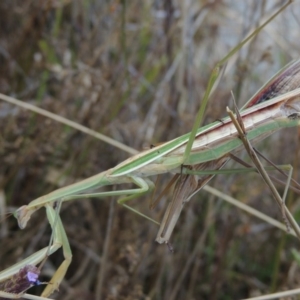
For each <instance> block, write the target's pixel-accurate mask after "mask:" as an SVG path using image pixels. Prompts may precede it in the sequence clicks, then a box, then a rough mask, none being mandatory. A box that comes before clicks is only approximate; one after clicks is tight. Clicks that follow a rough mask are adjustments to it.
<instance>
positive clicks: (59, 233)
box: [0, 204, 72, 300]
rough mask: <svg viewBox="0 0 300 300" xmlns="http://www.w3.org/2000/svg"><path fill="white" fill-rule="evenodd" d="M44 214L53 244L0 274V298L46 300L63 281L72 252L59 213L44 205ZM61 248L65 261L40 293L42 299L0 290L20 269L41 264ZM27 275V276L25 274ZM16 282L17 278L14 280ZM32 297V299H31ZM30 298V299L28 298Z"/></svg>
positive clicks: (15, 291) (13, 290) (14, 291)
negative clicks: (50, 230)
mask: <svg viewBox="0 0 300 300" xmlns="http://www.w3.org/2000/svg"><path fill="white" fill-rule="evenodd" d="M45 208H46V213H47V218H48V221H49V223H50V225H51V228H52V232H53V242H52V243H51V245H50V246H49V247H45V248H44V249H42V250H39V251H38V252H36V253H34V254H32V255H31V256H29V257H27V258H26V259H24V260H22V261H20V262H19V263H17V264H15V265H13V266H11V267H10V268H8V269H6V270H4V271H2V272H0V280H1V281H3V282H0V297H4V298H7V299H18V298H21V297H22V298H25V299H41V300H42V299H48V298H44V297H47V296H49V295H50V294H51V293H53V292H54V291H55V290H57V289H58V286H59V284H60V283H61V281H62V280H63V278H64V276H65V273H66V271H67V269H68V267H69V264H70V262H71V259H72V252H71V248H70V245H69V242H68V238H67V235H66V232H65V230H64V227H63V225H62V222H61V219H60V217H59V213H58V212H57V211H56V210H54V209H53V208H52V207H51V206H50V205H49V204H48V205H45ZM61 247H62V250H63V255H64V258H65V260H64V261H63V263H62V264H61V265H60V267H59V268H58V269H57V270H56V272H55V273H54V275H53V277H52V279H51V281H50V282H49V283H48V285H47V287H46V288H45V290H44V292H43V293H42V297H36V296H32V295H27V296H24V291H18V290H17V289H14V288H12V289H11V291H12V292H11V293H7V292H6V291H5V290H4V291H3V290H1V287H3V286H5V283H6V282H7V281H8V280H10V278H11V277H12V276H13V275H14V274H17V273H18V272H19V270H20V269H22V268H24V267H26V266H28V265H32V266H34V265H36V264H38V263H40V262H42V261H43V260H44V259H45V257H48V256H49V255H51V254H52V253H54V252H55V251H57V250H58V249H59V248H61ZM25 275H27V274H25ZM15 280H17V278H15ZM31 296H32V297H31ZM30 297H31V298H30Z"/></svg>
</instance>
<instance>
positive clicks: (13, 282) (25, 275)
mask: <svg viewBox="0 0 300 300" xmlns="http://www.w3.org/2000/svg"><path fill="white" fill-rule="evenodd" d="M39 275H40V270H39V269H38V268H37V267H35V266H32V265H27V266H25V267H24V268H22V269H20V271H19V272H18V273H16V274H15V275H13V276H12V277H11V278H9V279H7V280H6V281H3V282H1V283H0V291H3V292H6V293H11V294H20V293H22V292H25V291H26V290H28V289H29V288H30V287H32V286H34V285H39V284H40V281H39V280H38V277H39ZM4 299H8V298H0V300H4Z"/></svg>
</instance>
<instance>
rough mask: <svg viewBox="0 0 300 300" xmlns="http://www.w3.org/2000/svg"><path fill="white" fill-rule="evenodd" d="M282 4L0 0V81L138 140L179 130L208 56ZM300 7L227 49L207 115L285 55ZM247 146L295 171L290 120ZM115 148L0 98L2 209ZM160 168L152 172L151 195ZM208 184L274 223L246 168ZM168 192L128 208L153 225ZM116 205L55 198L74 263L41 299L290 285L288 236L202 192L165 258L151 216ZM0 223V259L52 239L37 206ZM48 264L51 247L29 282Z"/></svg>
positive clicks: (90, 170)
mask: <svg viewBox="0 0 300 300" xmlns="http://www.w3.org/2000/svg"><path fill="white" fill-rule="evenodd" d="M282 2H283V1H273V0H272V1H251V0H249V1H230V0H226V1H225V0H224V1H222V0H215V1H208V0H207V1H204V0H198V1H196V0H194V1H189V0H184V1H176V0H173V1H172V0H156V1H150V0H149V1H148V0H145V1H139V0H131V1H128V0H120V1H118V0H111V1H100V0H81V1H79V0H74V1H72V0H61V1H59V0H47V1H46V0H45V1H33V0H23V1H16V0H10V1H8V0H2V1H0V12H1V18H0V34H1V39H0V92H1V93H4V94H6V95H10V96H13V97H16V98H18V99H21V100H22V101H26V102H28V103H32V104H35V105H36V106H39V107H42V108H44V109H47V110H49V111H51V112H53V113H56V114H58V115H61V116H64V117H66V118H69V119H71V120H73V121H76V122H78V123H80V124H83V125H85V126H87V127H89V128H92V129H94V130H97V131H98V132H101V133H103V134H105V135H107V136H110V137H112V138H113V139H115V140H117V141H120V142H122V143H123V144H125V145H128V146H130V147H132V148H135V149H137V150H139V151H140V150H143V149H145V148H147V147H149V145H151V144H155V143H158V142H163V141H167V140H170V139H172V138H175V137H177V136H178V135H181V134H183V133H186V132H188V131H190V130H191V127H192V125H193V121H194V117H195V115H196V113H197V111H198V109H199V107H200V105H201V98H202V96H203V94H204V91H205V88H206V85H207V82H208V78H209V76H210V73H211V71H212V69H213V67H214V65H215V64H216V63H217V62H218V61H219V60H220V59H221V58H222V57H224V56H225V55H226V54H227V53H228V51H229V50H230V49H231V48H232V47H233V46H234V45H236V44H237V43H238V42H239V41H241V40H242V39H243V37H245V36H246V35H247V34H248V32H249V31H250V30H251V29H253V28H254V27H255V26H256V25H257V24H258V22H260V21H261V20H262V19H264V18H266V17H267V16H269V15H270V12H274V11H275V9H276V8H278V7H279V5H281V4H282ZM299 14H300V5H299V3H297V1H295V3H293V4H292V5H291V6H289V7H288V8H287V9H286V10H285V11H284V12H282V13H281V15H280V16H279V17H277V18H276V19H275V20H274V21H272V23H271V24H270V25H268V26H267V28H266V29H264V30H263V31H262V32H261V33H260V34H259V35H258V36H257V37H256V38H255V39H253V40H252V41H251V43H249V44H247V46H246V47H244V48H243V49H242V50H241V51H240V52H239V53H238V54H237V55H235V56H234V57H233V58H232V59H231V61H230V62H229V63H228V65H227V67H226V70H225V72H224V74H223V76H222V78H221V80H220V82H219V85H218V87H217V89H216V90H215V93H214V94H213V96H212V97H211V99H210V102H209V106H208V109H207V112H206V117H205V123H206V124H208V123H210V122H212V121H215V120H216V119H218V118H221V117H224V116H225V115H226V114H225V107H226V106H227V105H231V96H230V92H231V91H233V93H234V95H235V98H236V99H237V101H238V104H239V106H241V105H242V104H243V103H245V102H246V101H247V100H248V99H249V98H250V97H251V95H253V94H254V93H255V92H256V91H257V90H258V88H260V87H261V85H262V84H263V83H265V82H266V81H267V80H268V79H269V78H270V77H271V76H272V75H274V74H275V73H276V72H277V71H278V70H279V69H280V68H281V67H283V66H284V65H285V64H286V63H288V62H290V61H291V60H293V59H297V58H299V54H298V53H299V47H300V45H299V30H300V21H299ZM258 148H259V149H260V150H261V151H262V152H263V153H264V154H265V155H266V156H267V157H269V158H270V159H272V160H273V161H274V162H275V163H276V164H287V163H290V164H292V165H293V166H294V168H295V170H294V177H295V179H297V180H299V176H298V175H299V174H298V173H299V172H298V160H299V132H298V129H297V128H293V129H288V130H285V131H281V132H280V133H278V134H275V135H273V136H272V137H270V138H268V139H267V140H266V141H264V142H262V143H260V144H259V145H258ZM127 157H129V154H128V153H126V152H124V151H122V150H120V149H117V148H115V147H113V146H111V145H109V144H107V143H105V142H102V141H101V140H96V139H95V138H92V137H90V136H86V135H84V134H83V133H81V132H78V131H76V130H73V129H70V128H69V127H67V126H65V125H61V124H59V123H56V122H54V121H52V120H49V119H47V118H45V117H43V116H40V115H37V114H34V113H31V112H29V111H25V110H23V109H20V108H18V107H16V106H12V105H9V104H7V103H5V102H3V101H0V190H1V191H2V192H3V195H4V196H5V197H4V198H3V199H5V202H4V200H3V199H2V198H1V199H2V200H1V201H0V203H1V207H0V209H3V208H4V207H5V205H4V204H6V208H7V210H8V211H13V210H14V209H15V208H17V207H19V206H21V205H24V204H27V203H29V202H30V201H31V200H33V199H35V198H37V197H39V196H41V195H44V194H47V193H49V192H51V191H53V190H55V189H57V188H59V187H62V186H65V185H67V184H70V183H73V182H77V181H79V180H82V179H84V178H87V177H89V176H92V175H94V174H97V173H99V172H101V171H104V170H106V169H109V168H111V167H113V166H115V165H116V164H118V163H120V162H121V161H122V160H124V159H126V158H127ZM241 157H243V158H245V159H247V156H246V155H244V154H243V153H242V154H241ZM234 166H235V167H239V166H238V165H234ZM169 179H170V176H160V177H159V178H158V181H157V191H156V193H159V192H160V191H161V190H162V189H163V187H164V186H165V184H166V182H167V181H168V180H169ZM153 180H154V181H155V178H153ZM211 184H212V185H213V186H214V187H216V188H218V189H219V190H221V191H222V192H224V193H225V194H229V195H231V196H233V197H236V198H237V199H239V200H240V201H242V202H243V203H246V204H249V205H251V206H252V207H255V208H257V209H259V210H260V211H262V212H265V213H267V214H268V215H270V216H272V217H274V218H276V219H278V220H281V214H280V211H279V209H278V207H277V205H274V200H273V199H272V197H271V196H270V193H269V190H268V188H266V186H265V185H264V184H263V183H262V180H261V179H260V178H259V176H258V175H256V174H247V175H238V176H236V175H231V176H225V175H220V176H217V177H216V178H215V179H214V180H213V181H212V182H211ZM117 188H118V189H119V188H128V186H123V187H122V186H121V187H117ZM278 189H279V191H280V192H281V193H282V191H283V187H282V186H278ZM171 195H172V191H170V192H169V194H168V195H166V196H165V197H164V199H163V200H162V201H161V202H160V203H159V205H158V206H157V207H156V208H155V209H154V210H149V202H150V198H151V196H147V197H141V198H139V199H136V200H133V201H131V203H130V204H131V206H132V207H134V208H135V209H138V210H139V211H142V212H143V213H145V214H147V215H149V216H151V217H152V218H153V219H155V220H161V218H162V214H163V212H164V209H165V207H166V203H167V201H168V200H170V199H171ZM114 200H116V199H114ZM114 203H115V201H112V199H105V200H97V199H93V200H88V199H83V200H77V201H73V202H70V203H67V204H63V207H62V210H61V217H62V220H63V224H64V226H65V229H66V232H67V235H68V237H69V239H70V244H71V248H72V251H73V261H72V264H71V266H70V269H69V271H68V273H67V275H66V278H65V280H64V281H63V283H62V285H61V287H60V291H59V293H58V294H56V295H54V298H55V299H61V300H62V299H128V300H129V299H174V300H175V299H241V298H245V297H250V296H255V295H261V294H267V293H270V292H274V291H281V290H287V289H291V288H296V287H297V286H299V283H300V270H299V266H298V264H297V262H296V260H295V257H294V255H293V249H298V247H299V242H297V241H296V239H295V238H293V237H291V236H287V235H286V234H285V233H283V232H280V231H279V230H278V229H276V228H273V227H271V226H270V225H267V224H265V223H264V222H262V221H260V220H258V219H256V218H254V217H252V216H251V215H248V214H246V213H244V212H242V211H240V210H239V209H237V208H235V207H233V206H230V205H229V204H227V203H225V202H224V201H222V200H219V199H217V198H215V197H214V196H212V195H209V194H208V193H207V192H204V191H203V192H201V193H199V194H198V195H196V196H195V197H194V198H193V199H192V201H190V203H188V204H187V205H186V206H185V208H184V211H183V213H182V215H181V217H180V219H179V222H178V224H177V226H176V228H175V231H174V234H173V235H172V240H171V243H172V245H173V247H174V249H175V252H174V253H170V251H169V249H168V247H167V246H165V245H159V244H157V243H155V237H156V234H157V231H158V227H157V226H156V225H155V224H153V223H151V222H149V221H148V220H146V219H143V218H141V217H140V216H138V215H136V214H133V213H131V212H130V211H128V210H126V209H125V208H123V207H121V206H117V205H114ZM288 203H289V207H290V209H291V211H292V213H293V214H294V216H295V217H296V218H297V219H298V220H299V217H300V210H299V209H300V207H299V203H300V202H299V196H298V195H295V194H293V193H292V192H290V193H289V196H288ZM3 213H4V211H1V214H2V215H3ZM0 226H1V231H0V244H1V246H0V270H3V269H5V268H6V267H9V266H10V265H12V264H14V263H16V262H17V261H19V260H21V259H23V258H25V257H27V256H28V255H30V254H32V253H34V252H36V251H37V250H38V249H41V248H42V247H44V246H45V245H47V243H48V241H49V238H50V234H51V230H50V228H49V226H48V223H47V219H46V216H45V213H44V211H43V210H40V211H39V212H38V213H36V214H34V216H33V217H32V219H31V221H30V222H29V224H28V227H27V228H26V229H25V230H23V231H21V230H19V229H18V227H17V224H16V221H15V219H14V218H12V217H11V218H9V219H6V220H5V221H4V222H2V223H1V225H0ZM105 245H106V246H105ZM62 260H63V257H62V253H61V251H58V253H56V254H54V255H51V257H49V259H48V261H47V263H46V265H45V267H44V268H43V272H42V278H41V280H42V281H49V280H50V277H51V275H52V274H53V272H54V271H55V270H56V269H57V267H58V266H59V264H60V263H61V262H62ZM41 290H42V288H41V287H36V288H33V289H32V290H31V291H30V292H32V293H36V294H40V293H41ZM84 297H85V298H84ZM289 299H291V298H289Z"/></svg>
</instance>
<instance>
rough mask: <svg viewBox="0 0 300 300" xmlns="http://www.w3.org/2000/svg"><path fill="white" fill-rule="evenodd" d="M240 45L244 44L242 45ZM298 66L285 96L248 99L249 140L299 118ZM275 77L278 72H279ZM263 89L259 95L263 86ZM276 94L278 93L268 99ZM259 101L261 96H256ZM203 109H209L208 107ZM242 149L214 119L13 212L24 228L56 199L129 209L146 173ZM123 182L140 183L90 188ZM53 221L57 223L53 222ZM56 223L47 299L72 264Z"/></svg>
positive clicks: (164, 233)
mask: <svg viewBox="0 0 300 300" xmlns="http://www.w3.org/2000/svg"><path fill="white" fill-rule="evenodd" d="M241 46H242V44H241V45H240V47H241ZM222 63H224V61H222ZM298 68H299V62H296V63H294V64H292V65H290V66H288V67H287V68H286V69H284V70H283V71H282V73H281V74H283V73H285V72H287V71H288V73H289V72H290V71H291V70H292V71H293V72H292V74H291V78H290V81H288V85H289V86H288V89H287V90H281V91H280V93H279V94H283V95H282V96H279V97H275V98H274V99H272V100H268V101H266V102H262V103H260V104H257V103H256V102H255V101H254V100H255V99H256V98H255V97H253V98H252V99H254V100H250V101H249V102H248V103H249V105H248V106H247V105H246V106H245V108H246V109H245V110H244V111H243V112H242V117H243V120H244V123H245V126H246V130H247V133H248V138H249V140H250V141H253V142H254V141H256V140H259V139H262V138H264V137H265V136H267V135H269V134H271V133H273V132H275V131H276V130H278V129H280V128H284V127H292V126H297V125H299V120H298V118H297V116H298V115H297V113H298V112H299V98H298V97H299V90H298V89H296V88H297V87H299V85H298V82H293V84H291V82H292V81H291V80H293V78H296V77H294V76H296V75H297V74H298V72H299V69H298ZM277 76H280V74H279V75H277ZM215 78H216V73H214V74H213V75H212V79H211V81H210V84H209V88H208V90H207V95H206V96H205V97H204V99H205V100H208V96H209V94H210V90H211V88H212V86H213V83H214V81H215ZM284 78H286V77H284ZM259 92H260V93H261V92H262V90H260V91H259ZM273 97H274V95H272V97H270V98H273ZM252 101H253V102H252ZM256 101H258V100H257V99H256ZM258 102H259V101H258ZM255 104H257V105H255ZM203 107H205V105H204V106H203ZM197 123H198V122H195V126H194V127H195V128H196V129H197V128H198V127H199V125H198V124H197ZM241 147H242V143H241V141H240V140H239V137H238V134H237V132H236V130H235V128H234V126H233V124H232V123H231V121H230V119H229V118H226V119H224V120H222V122H215V123H213V124H210V125H207V126H204V127H202V128H200V129H197V130H193V131H192V133H191V134H186V135H183V136H181V137H179V138H176V139H174V140H172V141H170V142H167V143H164V144H162V145H160V146H157V147H154V148H153V149H150V150H147V151H144V152H142V153H140V154H138V155H136V156H133V157H131V158H129V159H128V160H126V161H124V162H123V163H121V164H119V165H117V166H116V167H114V168H112V169H110V170H108V171H105V172H102V173H100V174H98V175H95V176H93V177H90V178H88V179H86V180H84V181H81V182H79V183H75V184H73V185H70V186H67V187H65V188H61V189H59V190H56V191H54V192H52V193H50V194H48V195H45V196H42V197H40V198H38V199H36V200H34V201H32V202H30V203H29V204H28V205H26V206H23V207H21V208H19V209H18V210H17V212H16V214H15V216H16V217H17V219H18V222H19V226H20V227H21V228H25V227H26V224H27V222H28V221H29V219H30V217H31V215H32V214H33V213H34V212H35V211H37V210H38V209H40V208H42V207H45V208H46V210H47V213H48V214H50V213H49V211H51V203H53V202H55V201H57V200H60V201H62V202H65V201H70V200H74V199H79V198H83V197H96V198H103V197H110V196H123V198H122V199H120V200H119V201H118V202H119V203H120V204H122V205H123V206H125V207H127V208H129V209H131V208H130V207H129V206H128V205H127V204H125V203H126V201H128V200H130V199H132V198H134V197H138V196H140V195H142V194H144V193H147V192H149V191H150V190H151V189H153V188H154V184H153V183H152V181H151V180H149V179H148V178H147V177H148V176H153V175H158V174H162V173H167V172H171V173H175V174H181V173H184V174H185V172H186V173H187V174H188V172H189V170H188V168H185V167H182V165H184V166H199V165H200V164H202V163H207V162H210V161H212V162H216V161H217V165H216V166H210V167H211V168H213V167H214V168H215V169H219V168H221V167H222V166H223V165H224V164H225V163H226V161H227V159H228V158H227V154H228V153H229V152H230V151H234V150H236V149H238V148H241ZM188 178H192V177H188ZM122 183H133V184H135V185H136V186H138V188H137V189H130V190H122V191H113V192H102V193H90V190H92V189H97V188H99V187H101V186H105V185H115V184H122ZM198 190H199V188H198V187H196V188H194V189H193V190H192V191H191V189H188V191H187V195H185V196H184V197H183V198H184V201H187V199H188V198H190V197H191V196H192V195H193V194H194V193H196V192H197V191H198ZM175 200H179V202H180V201H181V202H180V203H179V204H178V203H177V204H175V208H174V209H173V208H172V207H174V203H175V202H174V201H173V202H172V203H171V206H170V208H168V209H167V213H166V215H165V216H166V217H165V218H164V220H163V222H162V226H161V227H160V231H159V233H158V236H157V241H158V242H159V243H166V242H168V240H169V238H170V235H171V233H172V231H173V228H174V226H175V224H176V222H177V219H178V217H179V214H180V211H181V209H182V203H183V200H182V198H180V197H177V198H176V199H175ZM172 205H173V206H172ZM48 219H49V222H50V223H51V217H50V216H48ZM52 220H53V218H52ZM51 224H53V221H52V223H51ZM58 227H59V229H58V230H57V233H56V234H55V242H54V244H53V248H52V249H53V250H51V252H50V254H51V253H53V252H54V251H55V250H56V249H57V246H60V245H62V246H63V250H64V255H65V261H64V263H63V264H62V266H61V268H59V270H58V271H57V273H56V275H55V277H54V278H53V279H52V281H51V282H56V283H57V284H56V285H54V284H53V283H52V285H49V286H48V287H49V288H47V290H46V291H44V293H43V295H44V296H45V297H47V296H48V295H49V294H51V292H52V291H53V290H55V289H56V288H57V286H58V285H59V282H60V281H61V280H62V278H63V277H64V275H65V272H66V270H67V267H68V266H69V264H70V262H71V250H70V247H69V244H68V241H67V238H66V235H65V234H64V231H63V229H62V228H63V227H62V225H61V226H58ZM60 230H62V231H60ZM54 245H55V246H54ZM44 255H45V253H44V252H40V253H36V254H34V255H33V257H32V258H31V259H30V260H25V261H23V262H22V264H23V265H25V264H33V265H34V264H36V263H38V262H39V261H41V259H42V258H43V257H44ZM20 267H21V266H20V264H19V265H17V266H13V267H12V268H9V269H8V270H5V271H4V272H1V273H0V278H1V279H2V278H7V277H9V276H11V275H12V274H13V273H14V272H16V271H18V270H19V269H20ZM0 295H1V294H0ZM32 299H33V298H32Z"/></svg>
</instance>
